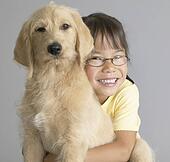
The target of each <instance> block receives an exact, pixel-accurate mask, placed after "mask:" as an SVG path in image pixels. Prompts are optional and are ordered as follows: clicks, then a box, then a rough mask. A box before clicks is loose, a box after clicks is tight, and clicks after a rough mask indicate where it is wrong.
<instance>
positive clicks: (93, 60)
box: [87, 57, 104, 66]
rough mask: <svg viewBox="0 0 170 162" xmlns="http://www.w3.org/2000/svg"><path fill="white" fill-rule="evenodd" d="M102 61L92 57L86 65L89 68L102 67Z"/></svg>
mask: <svg viewBox="0 0 170 162" xmlns="http://www.w3.org/2000/svg"><path fill="white" fill-rule="evenodd" d="M103 62H104V60H103V59H102V58H100V57H93V58H90V59H89V60H87V63H88V64H89V65H91V66H101V65H103Z"/></svg>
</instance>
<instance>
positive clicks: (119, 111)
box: [111, 84, 140, 131]
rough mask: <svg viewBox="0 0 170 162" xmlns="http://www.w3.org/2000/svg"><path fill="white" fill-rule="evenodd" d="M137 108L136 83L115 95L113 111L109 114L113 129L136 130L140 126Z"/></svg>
mask: <svg viewBox="0 0 170 162" xmlns="http://www.w3.org/2000/svg"><path fill="white" fill-rule="evenodd" d="M138 108H139V91H138V88H137V87H136V85H135V84H133V85H130V86H128V87H126V88H124V89H122V90H121V91H120V92H119V94H117V96H116V104H115V107H114V112H113V113H112V114H111V116H112V120H113V125H114V131H118V130H129V131H138V130H139V127H140V118H139V115H138Z"/></svg>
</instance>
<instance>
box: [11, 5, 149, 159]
mask: <svg viewBox="0 0 170 162" xmlns="http://www.w3.org/2000/svg"><path fill="white" fill-rule="evenodd" d="M64 23H67V24H70V28H69V29H68V30H62V25H63V24H64ZM40 27H44V28H45V29H46V31H45V32H38V31H37V29H38V28H40ZM53 42H58V43H60V44H61V45H62V51H61V54H60V55H58V56H56V57H54V56H52V55H51V54H50V53H48V51H47V47H48V45H49V44H51V43H53ZM92 49H93V39H92V37H91V35H90V32H89V30H88V28H87V27H86V26H85V24H84V23H83V22H82V20H81V17H80V15H79V13H78V12H77V11H75V10H73V9H71V8H69V7H64V6H57V5H56V4H49V5H47V6H45V7H43V8H41V9H40V10H38V11H36V12H35V13H34V14H33V15H32V17H31V18H29V19H28V20H27V21H26V22H25V24H24V25H23V27H22V29H21V31H20V34H19V37H18V39H17V42H16V47H15V51H14V54H15V60H16V61H17V62H18V63H20V64H22V65H24V66H26V67H27V68H28V78H27V82H26V87H25V95H24V97H23V100H22V104H21V106H20V109H19V114H20V118H21V121H22V124H23V129H24V132H23V155H24V162H42V161H43V157H44V155H45V153H46V152H51V153H53V154H56V155H57V156H56V157H57V158H56V161H57V162H83V161H84V158H85V155H86V152H87V150H88V148H91V147H95V146H98V145H102V144H105V143H109V142H111V141H112V140H113V139H114V133H113V125H112V122H111V120H110V117H109V116H108V115H107V114H106V113H105V112H103V111H102V109H101V108H100V104H99V102H98V100H97V98H96V96H95V94H94V92H93V89H92V87H91V86H90V83H89V82H88V79H87V77H86V74H85V71H84V60H85V59H86V57H87V56H88V54H89V53H90V52H91V50H92ZM138 141H141V140H138ZM137 143H138V142H137ZM138 146H139V147H137V148H138V149H137V150H136V151H135V149H134V154H133V153H132V156H131V159H132V160H131V162H134V161H135V162H152V160H151V159H152V158H151V157H149V156H150V152H149V151H148V152H147V153H148V155H146V153H144V152H145V150H146V149H145V147H146V148H149V147H148V146H147V145H145V143H144V142H141V143H140V145H138ZM143 156H145V157H144V158H143ZM143 159H144V160H143Z"/></svg>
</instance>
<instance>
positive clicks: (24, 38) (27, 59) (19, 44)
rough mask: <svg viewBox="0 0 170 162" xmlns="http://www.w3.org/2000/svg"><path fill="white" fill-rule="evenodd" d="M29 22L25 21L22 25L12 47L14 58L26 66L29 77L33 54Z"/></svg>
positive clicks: (31, 72)
mask: <svg viewBox="0 0 170 162" xmlns="http://www.w3.org/2000/svg"><path fill="white" fill-rule="evenodd" d="M30 41H31V40H30V22H29V21H27V22H25V23H24V25H23V26H22V29H21V31H20V33H19V36H18V38H17V41H16V45H15V49H14V60H16V61H17V62H18V63H20V64H22V65H24V66H26V67H28V69H29V77H32V74H33V54H32V49H31V42H30Z"/></svg>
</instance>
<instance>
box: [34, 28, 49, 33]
mask: <svg viewBox="0 0 170 162" xmlns="http://www.w3.org/2000/svg"><path fill="white" fill-rule="evenodd" d="M35 31H36V32H45V31H46V28H45V27H39V28H37V29H35Z"/></svg>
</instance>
